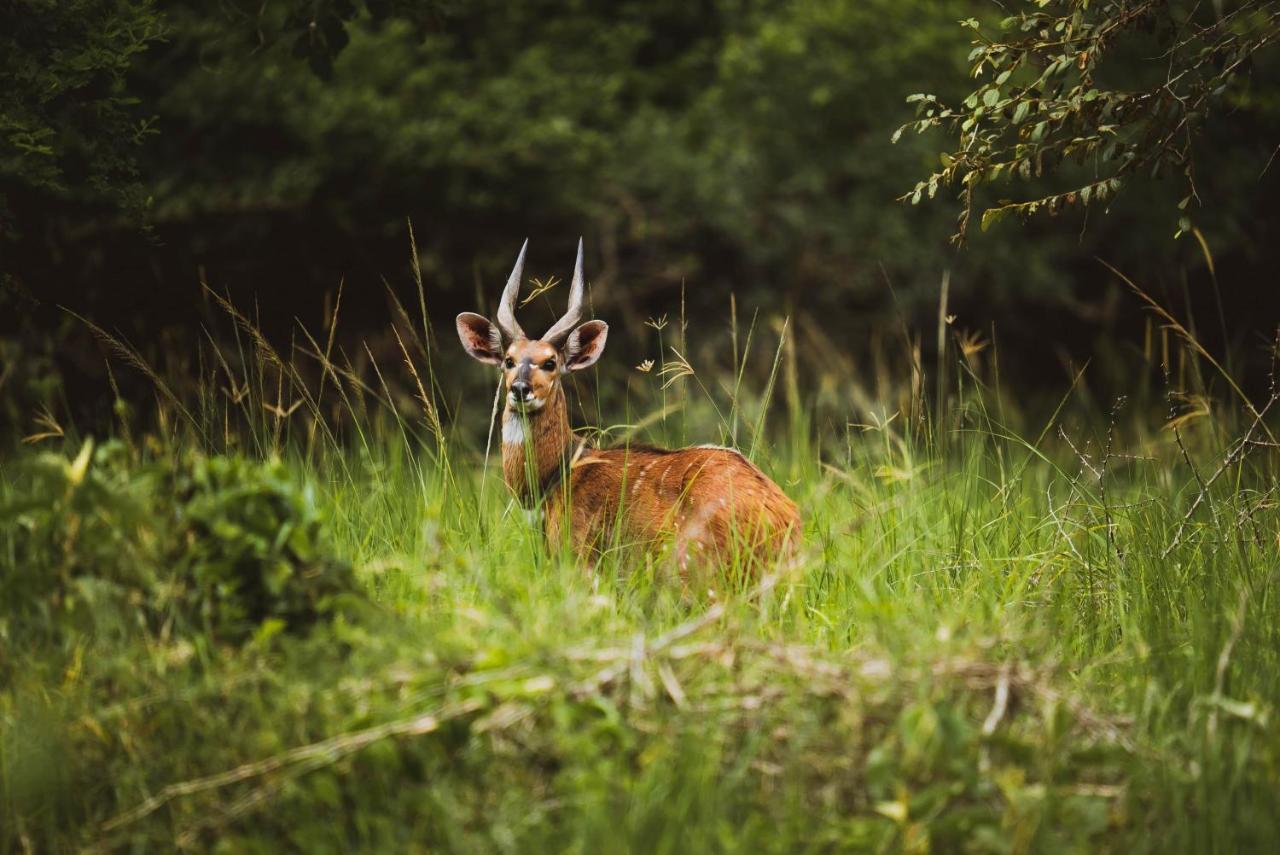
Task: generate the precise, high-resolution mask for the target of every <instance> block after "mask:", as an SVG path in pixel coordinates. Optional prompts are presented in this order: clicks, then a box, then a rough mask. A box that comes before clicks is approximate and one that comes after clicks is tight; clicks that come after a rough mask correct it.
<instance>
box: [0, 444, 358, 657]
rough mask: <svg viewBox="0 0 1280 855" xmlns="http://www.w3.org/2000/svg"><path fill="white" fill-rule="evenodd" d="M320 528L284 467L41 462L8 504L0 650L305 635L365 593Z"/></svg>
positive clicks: (32, 465)
mask: <svg viewBox="0 0 1280 855" xmlns="http://www.w3.org/2000/svg"><path fill="white" fill-rule="evenodd" d="M320 526H321V517H320V513H319V510H318V509H317V507H316V503H315V498H314V496H313V495H312V493H311V491H310V490H308V489H304V488H301V487H299V486H297V484H296V483H295V482H294V481H293V480H291V479H290V477H289V476H288V475H287V473H286V472H285V471H284V469H283V467H282V466H281V465H280V464H278V463H277V464H259V463H252V462H250V461H247V460H243V459H236V458H205V457H192V458H190V459H187V460H184V461H181V462H178V463H165V462H159V463H151V464H148V465H138V466H135V465H131V464H130V462H129V460H128V456H127V452H126V450H125V449H124V448H123V447H122V446H121V445H120V444H119V443H108V444H106V445H104V446H102V447H99V448H97V449H96V450H95V448H94V443H93V442H92V441H88V442H86V443H85V444H84V446H83V448H82V449H81V451H80V452H79V454H78V455H77V456H76V457H75V458H74V459H71V460H68V459H66V458H64V457H61V456H59V455H54V454H35V455H30V456H29V457H28V458H27V459H25V460H22V461H21V462H20V464H19V466H18V469H17V472H16V477H15V480H14V482H13V485H12V487H11V489H10V490H9V491H7V495H5V496H4V497H3V502H0V544H3V548H4V552H5V559H6V560H5V565H6V567H5V572H4V573H3V574H2V575H0V642H3V643H4V645H5V647H7V648H11V649H12V648H22V647H36V648H37V649H39V648H40V647H45V648H48V647H58V646H59V645H64V644H66V643H78V642H79V640H81V639H84V638H89V639H92V640H93V641H95V642H108V641H112V640H117V639H121V640H122V639H126V638H129V637H131V636H133V635H134V634H137V633H145V634H151V635H157V636H169V635H172V634H175V633H177V634H181V635H188V636H207V637H208V638H209V640H211V641H213V642H228V641H229V642H241V641H243V640H245V639H246V638H247V637H248V636H249V635H250V634H252V633H254V632H262V631H264V630H265V631H267V632H273V631H276V630H277V629H290V630H301V629H304V628H306V627H307V626H309V625H310V624H312V623H314V622H315V621H316V620H317V619H321V618H326V617H328V616H329V615H330V614H331V613H332V612H333V611H334V610H335V609H336V608H338V607H339V606H340V605H341V603H342V602H343V599H344V597H346V598H348V599H350V598H352V597H353V596H354V594H355V592H356V591H357V590H358V589H357V585H356V582H355V578H354V576H353V574H352V571H351V568H350V566H349V565H347V564H344V563H343V562H341V561H338V560H336V559H335V558H333V557H332V556H331V555H329V554H327V553H326V552H325V548H324V546H323V544H322V542H321V536H320V535H321V528H320Z"/></svg>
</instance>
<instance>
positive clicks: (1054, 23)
mask: <svg viewBox="0 0 1280 855" xmlns="http://www.w3.org/2000/svg"><path fill="white" fill-rule="evenodd" d="M962 26H964V27H967V28H969V29H971V30H972V31H973V32H974V45H975V47H974V48H973V50H972V52H970V54H969V61H970V63H971V66H972V68H971V76H972V77H973V78H974V79H976V80H979V81H981V82H980V83H979V84H978V86H977V88H975V89H974V90H973V91H972V92H971V93H970V94H969V95H968V96H967V97H966V98H965V99H964V101H963V103H962V105H961V106H950V105H949V104H948V103H947V102H945V101H944V100H943V99H939V98H938V97H937V96H936V95H932V94H916V95H912V96H911V97H910V98H908V101H911V102H915V103H916V105H917V106H916V110H917V114H918V116H919V118H918V119H917V120H916V121H914V122H911V123H909V124H907V125H904V126H903V127H902V128H900V129H899V130H898V132H897V134H896V135H895V137H894V138H895V140H896V139H897V137H898V135H900V134H901V133H902V132H903V130H906V129H908V128H910V129H912V130H915V131H917V132H924V131H927V130H929V129H932V128H941V129H943V130H944V131H945V132H946V133H947V135H948V136H949V137H950V138H952V139H954V140H955V142H954V145H953V146H952V147H951V148H950V150H949V151H947V152H945V153H943V154H942V156H941V159H942V168H941V169H940V170H938V171H936V172H934V173H933V174H932V175H931V176H930V177H929V178H927V179H925V180H922V181H920V182H919V183H917V184H916V186H915V189H914V190H913V191H912V192H910V193H909V194H907V195H906V196H904V197H903V198H909V199H910V200H911V202H912V204H915V203H917V202H919V201H920V199H921V196H922V195H925V194H927V195H928V196H929V198H933V196H934V195H935V194H936V193H937V191H938V188H939V186H956V185H958V186H959V198H960V200H961V211H960V218H959V224H958V227H957V232H956V235H955V238H956V239H957V240H963V239H964V237H965V234H966V232H967V231H968V227H969V219H970V217H971V215H972V213H973V210H974V207H975V205H977V204H978V203H977V201H976V197H975V194H976V193H977V191H978V188H979V187H980V186H982V185H987V184H994V183H997V182H1000V181H1001V180H1004V181H1006V182H1008V181H1012V180H1014V179H1022V180H1024V181H1025V180H1029V179H1031V178H1032V177H1033V176H1034V177H1037V178H1038V177H1040V176H1041V175H1042V174H1046V173H1053V172H1055V171H1061V172H1062V173H1063V174H1064V177H1063V183H1066V184H1067V185H1068V189H1059V190H1055V191H1054V192H1051V193H1047V194H1043V191H1041V190H1036V191H1035V197H1034V198H1031V199H1026V200H1020V201H1010V200H1001V201H999V202H997V203H994V204H991V206H990V207H987V208H986V209H985V210H984V211H983V212H982V219H981V226H982V230H983V231H986V229H987V228H988V227H989V226H991V225H992V224H994V223H996V222H998V221H999V220H1000V219H1002V218H1004V217H1005V216H1007V215H1008V214H1018V215H1021V216H1028V215H1032V214H1036V213H1039V212H1047V213H1049V214H1056V213H1058V212H1059V211H1060V209H1063V208H1065V207H1069V206H1072V205H1081V206H1084V205H1089V204H1091V203H1094V204H1102V205H1105V203H1107V202H1108V201H1109V200H1110V199H1111V197H1113V196H1114V195H1115V194H1116V193H1117V192H1118V191H1119V189H1120V187H1121V185H1122V183H1123V182H1125V181H1126V180H1127V179H1129V178H1130V177H1131V176H1133V175H1143V174H1150V175H1153V176H1161V175H1169V174H1175V173H1176V174H1180V175H1181V176H1182V177H1183V179H1184V183H1185V188H1184V192H1185V194H1186V195H1185V196H1184V197H1183V198H1182V200H1181V201H1180V202H1178V208H1179V210H1184V211H1187V210H1188V209H1189V207H1190V206H1191V204H1192V202H1193V201H1198V194H1197V189H1196V170H1195V164H1196V157H1195V151H1194V148H1195V142H1196V139H1197V136H1198V135H1199V134H1200V132H1201V130H1202V128H1203V126H1204V125H1205V124H1206V123H1209V122H1211V121H1214V120H1215V118H1216V116H1218V115H1221V114H1222V113H1224V112H1227V111H1230V110H1241V109H1244V110H1248V109H1251V108H1252V109H1257V108H1256V106H1251V104H1250V100H1251V95H1250V92H1249V78H1250V73H1251V71H1252V69H1253V67H1254V59H1255V55H1256V54H1258V53H1259V52H1260V51H1262V50H1264V49H1265V48H1268V47H1271V46H1272V45H1273V44H1274V43H1275V42H1276V40H1277V38H1280V5H1278V4H1276V3H1273V2H1268V1H1267V0H1241V2H1234V3H1229V4H1222V3H1215V4H1212V5H1205V4H1202V3H1195V2H1189V0H1188V2H1177V0H1174V1H1173V2H1171V1H1170V0H1109V2H1102V3H1091V2H1089V0H1035V2H1023V3H1021V4H1019V8H1018V10H1017V12H1016V14H1012V15H1009V16H1008V17H1005V18H1004V19H1003V20H1001V21H1000V23H999V26H998V28H997V30H998V35H993V36H988V35H987V34H986V33H985V32H984V27H983V26H982V24H981V23H980V22H979V21H978V20H977V19H976V18H969V19H967V20H965V21H963V22H962ZM1069 163H1076V164H1079V165H1081V166H1082V167H1086V169H1084V170H1068V169H1065V165H1066V164H1069ZM1180 228H1181V229H1183V230H1185V229H1189V228H1190V225H1189V220H1187V219H1186V218H1184V219H1183V220H1182V225H1181V226H1180Z"/></svg>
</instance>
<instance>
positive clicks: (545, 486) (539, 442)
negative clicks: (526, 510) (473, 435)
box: [502, 386, 574, 505]
mask: <svg viewBox="0 0 1280 855" xmlns="http://www.w3.org/2000/svg"><path fill="white" fill-rule="evenodd" d="M573 440H574V437H573V431H571V430H570V429H569V408H568V406H567V405H566V404H565V399H564V392H563V391H562V390H561V389H560V388H559V386H557V387H556V389H555V391H554V392H552V394H551V397H550V398H548V399H547V403H546V404H545V405H543V407H542V408H541V409H539V410H537V411H536V412H532V413H521V412H517V411H516V410H514V409H512V408H511V406H510V405H508V406H507V407H506V409H505V410H503V412H502V476H503V480H505V481H506V483H507V486H508V487H509V488H511V490H512V492H514V493H515V494H516V496H517V497H519V499H520V501H521V502H522V503H523V504H526V505H531V504H534V503H536V502H537V501H538V500H539V499H540V498H541V497H542V496H543V494H545V493H546V492H547V491H548V490H551V489H553V488H554V487H555V486H556V485H557V484H558V483H559V481H560V476H561V472H562V469H563V467H564V466H566V465H568V460H569V456H570V455H571V454H572V453H573ZM530 474H532V476H533V477H532V479H531V478H530V477H529V476H530Z"/></svg>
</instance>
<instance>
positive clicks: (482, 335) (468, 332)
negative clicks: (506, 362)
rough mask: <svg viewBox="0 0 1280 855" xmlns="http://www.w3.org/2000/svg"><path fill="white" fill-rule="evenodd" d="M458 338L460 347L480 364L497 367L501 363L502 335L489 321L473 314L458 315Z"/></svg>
mask: <svg viewBox="0 0 1280 855" xmlns="http://www.w3.org/2000/svg"><path fill="white" fill-rule="evenodd" d="M458 338H460V339H462V347H463V349H464V350H466V352H467V353H468V354H469V355H470V356H471V358H472V359H477V360H479V361H480V362H486V363H488V364H490V365H498V364H500V363H501V362H502V334H501V333H499V332H498V328H497V327H496V326H494V325H493V324H491V323H489V319H488V318H486V317H484V316H483V315H477V314H476V313H475V312H463V313H462V314H460V315H458Z"/></svg>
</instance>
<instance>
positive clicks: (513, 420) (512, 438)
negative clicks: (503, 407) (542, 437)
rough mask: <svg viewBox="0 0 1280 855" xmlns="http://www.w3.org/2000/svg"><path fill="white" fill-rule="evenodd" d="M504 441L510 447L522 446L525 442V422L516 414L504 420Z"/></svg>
mask: <svg viewBox="0 0 1280 855" xmlns="http://www.w3.org/2000/svg"><path fill="white" fill-rule="evenodd" d="M502 441H503V442H505V443H507V444H509V445H520V444H522V443H523V442H524V422H522V421H521V420H520V417H519V416H517V415H515V414H514V413H511V414H509V415H508V416H507V417H506V418H505V419H503V420H502Z"/></svg>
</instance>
